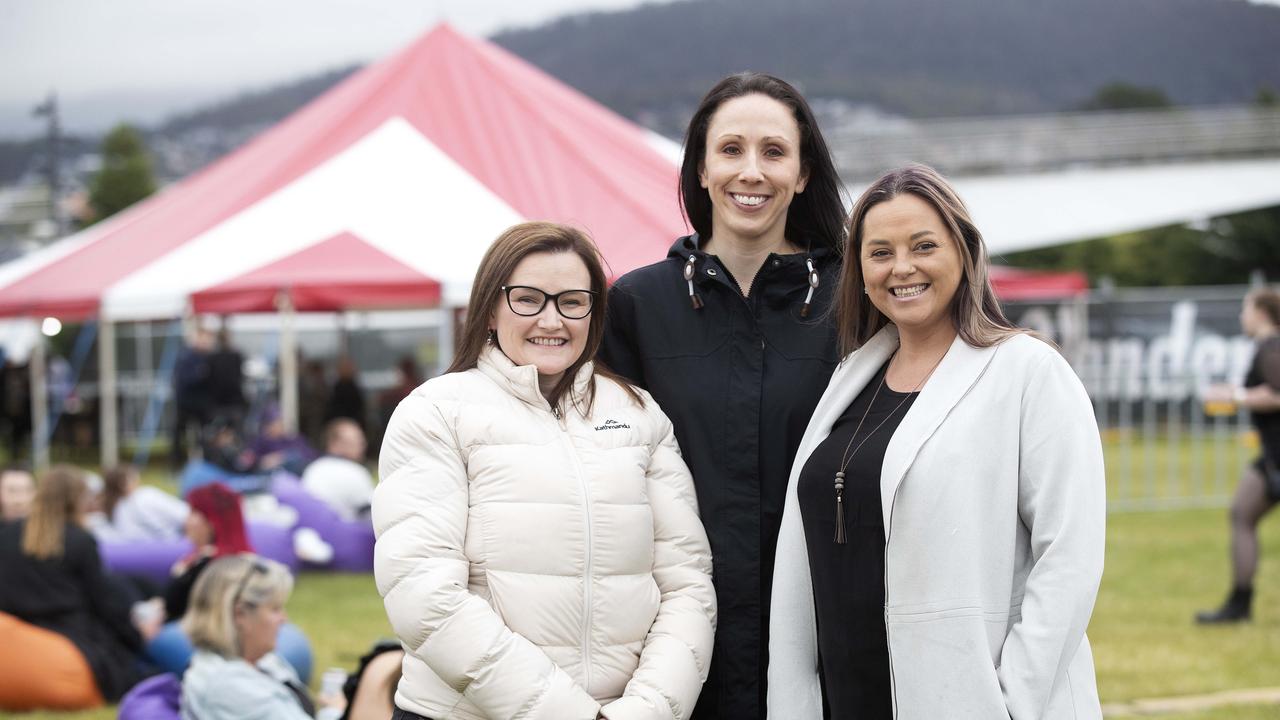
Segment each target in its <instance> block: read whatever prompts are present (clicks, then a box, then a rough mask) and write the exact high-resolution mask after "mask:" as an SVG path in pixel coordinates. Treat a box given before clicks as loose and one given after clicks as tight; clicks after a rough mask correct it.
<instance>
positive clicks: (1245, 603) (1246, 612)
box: [1196, 587, 1253, 625]
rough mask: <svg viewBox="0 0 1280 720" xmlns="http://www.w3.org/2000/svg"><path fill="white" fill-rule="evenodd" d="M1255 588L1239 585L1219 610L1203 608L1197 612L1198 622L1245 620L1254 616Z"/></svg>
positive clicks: (1212, 622)
mask: <svg viewBox="0 0 1280 720" xmlns="http://www.w3.org/2000/svg"><path fill="white" fill-rule="evenodd" d="M1252 606H1253V588H1251V587H1244V588H1241V587H1238V588H1235V589H1233V590H1232V591H1231V594H1230V595H1228V596H1227V601H1226V602H1224V603H1222V607H1220V608H1218V609H1217V610H1201V611H1200V612H1198V613H1196V622H1197V623H1200V624H1201V625H1216V624H1220V623H1233V622H1243V621H1245V620H1249V619H1251V618H1252V617H1253V611H1252Z"/></svg>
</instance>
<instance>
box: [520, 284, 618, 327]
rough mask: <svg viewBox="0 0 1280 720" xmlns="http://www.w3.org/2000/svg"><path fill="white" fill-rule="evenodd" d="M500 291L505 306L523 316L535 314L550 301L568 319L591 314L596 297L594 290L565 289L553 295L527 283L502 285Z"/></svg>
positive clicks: (578, 318)
mask: <svg viewBox="0 0 1280 720" xmlns="http://www.w3.org/2000/svg"><path fill="white" fill-rule="evenodd" d="M502 292H503V293H505V294H506V296H507V307H509V308H511V312H513V313H515V314H517V315H522V316H524V317H533V316H534V315H537V314H538V313H540V312H542V309H543V308H545V307H546V306H547V303H548V302H552V303H555V306H556V312H558V313H560V314H561V315H563V316H565V317H567V318H569V319H570V320H581V319H582V318H584V317H586V316H588V315H590V314H591V308H592V306H593V305H595V299H596V293H595V291H594V290H565V291H563V292H558V293H555V294H554V295H553V294H551V293H549V292H547V291H545V290H539V289H538V288H536V287H530V286H528V285H503V286H502Z"/></svg>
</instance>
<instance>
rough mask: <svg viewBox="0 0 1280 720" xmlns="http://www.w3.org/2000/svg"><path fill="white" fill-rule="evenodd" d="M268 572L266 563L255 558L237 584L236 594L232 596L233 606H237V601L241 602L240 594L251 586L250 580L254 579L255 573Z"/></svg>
mask: <svg viewBox="0 0 1280 720" xmlns="http://www.w3.org/2000/svg"><path fill="white" fill-rule="evenodd" d="M268 572H269V570H268V569H267V565H266V563H264V562H262V561H261V560H254V561H253V564H252V565H250V566H249V569H248V570H246V571H245V573H244V577H243V578H240V584H239V585H237V586H236V594H235V595H232V596H231V606H232V607H235V605H236V603H238V602H240V596H241V595H243V594H244V591H245V590H246V589H247V588H248V587H249V580H250V579H252V578H253V576H254V575H257V574H262V575H266V574H267V573H268ZM250 605H252V603H250Z"/></svg>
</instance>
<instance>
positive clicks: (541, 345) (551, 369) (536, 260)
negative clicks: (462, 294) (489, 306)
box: [490, 252, 592, 392]
mask: <svg viewBox="0 0 1280 720" xmlns="http://www.w3.org/2000/svg"><path fill="white" fill-rule="evenodd" d="M506 285H507V286H508V287H510V286H515V285H519V286H524V287H530V288H537V289H538V290H541V291H542V292H544V293H547V294H548V295H555V294H557V293H561V292H564V291H566V290H590V289H592V288H591V275H590V273H588V271H587V265H586V263H584V262H583V261H582V258H580V257H578V255H577V253H573V252H535V253H532V254H530V255H528V256H526V257H525V258H524V259H523V260H521V261H520V264H518V265H516V269H515V270H514V271H513V272H512V273H511V277H509V278H507V282H506ZM531 295H536V293H532V294H531V293H528V292H522V291H519V290H517V291H513V292H512V294H511V303H513V304H515V305H516V307H521V308H522V312H524V311H525V310H524V309H523V306H522V305H521V303H525V304H528V305H527V306H528V310H529V311H532V310H533V309H536V307H537V305H536V300H537V299H538V298H535V297H531ZM530 303H532V304H530ZM590 325H591V315H590V314H588V315H587V316H586V317H582V318H578V319H571V318H567V317H564V316H563V315H561V314H560V312H559V311H558V310H557V309H556V304H555V302H553V301H551V300H550V299H548V300H547V303H546V305H545V306H544V307H543V308H542V311H541V312H539V313H537V314H536V315H528V316H526V315H519V314H516V312H515V311H513V310H512V309H511V305H510V304H508V302H507V298H506V297H505V295H504V296H503V297H500V298H499V299H498V307H496V308H494V310H493V315H492V317H491V319H490V329H491V330H493V331H494V332H495V333H496V335H497V339H498V347H499V348H501V349H502V352H503V353H505V354H506V356H507V357H508V358H510V359H511V362H513V363H515V364H516V365H533V366H535V367H537V368H538V383H539V385H540V386H541V387H542V388H543V391H544V392H545V391H546V390H548V389H549V388H551V387H554V386H555V384H556V383H558V382H559V381H560V378H561V377H562V376H563V375H564V371H565V370H567V369H568V368H569V366H570V365H573V363H574V362H576V361H577V359H578V358H579V357H581V356H582V352H583V350H584V349H585V348H586V346H587V334H588V331H589V329H590Z"/></svg>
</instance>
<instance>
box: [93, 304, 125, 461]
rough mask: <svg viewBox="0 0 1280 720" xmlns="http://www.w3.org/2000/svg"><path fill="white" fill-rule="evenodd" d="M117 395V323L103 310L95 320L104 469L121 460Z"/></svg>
mask: <svg viewBox="0 0 1280 720" xmlns="http://www.w3.org/2000/svg"><path fill="white" fill-rule="evenodd" d="M118 399H119V393H118V391H117V385H116V325H115V323H113V322H112V321H111V320H109V319H107V317H106V315H105V314H104V315H103V316H102V318H101V319H100V320H99V321H98V426H99V436H100V437H99V442H100V443H101V444H102V469H103V470H106V469H108V468H112V467H115V466H116V465H118V464H119V463H120V428H119V415H118V412H119V407H118V405H117V404H116V403H117V400H118Z"/></svg>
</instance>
